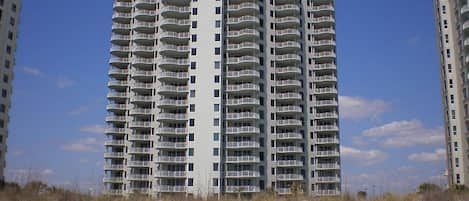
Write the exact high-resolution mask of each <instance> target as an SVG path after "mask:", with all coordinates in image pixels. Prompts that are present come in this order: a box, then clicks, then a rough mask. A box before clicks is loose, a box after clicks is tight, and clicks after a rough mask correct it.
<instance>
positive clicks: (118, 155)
mask: <svg viewBox="0 0 469 201" xmlns="http://www.w3.org/2000/svg"><path fill="white" fill-rule="evenodd" d="M104 158H124V152H104Z"/></svg>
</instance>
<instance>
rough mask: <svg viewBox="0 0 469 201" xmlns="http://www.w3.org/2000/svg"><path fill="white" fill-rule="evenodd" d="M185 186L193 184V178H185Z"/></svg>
mask: <svg viewBox="0 0 469 201" xmlns="http://www.w3.org/2000/svg"><path fill="white" fill-rule="evenodd" d="M187 186H194V179H192V178H189V179H187Z"/></svg>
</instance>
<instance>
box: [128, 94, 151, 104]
mask: <svg viewBox="0 0 469 201" xmlns="http://www.w3.org/2000/svg"><path fill="white" fill-rule="evenodd" d="M130 102H131V103H143V104H151V103H152V102H153V96H132V97H130Z"/></svg>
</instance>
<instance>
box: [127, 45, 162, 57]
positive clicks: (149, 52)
mask: <svg viewBox="0 0 469 201" xmlns="http://www.w3.org/2000/svg"><path fill="white" fill-rule="evenodd" d="M156 50H157V49H156V47H154V46H146V45H134V46H133V47H132V52H134V53H135V55H146V56H149V57H153V54H154V52H155V51H156Z"/></svg>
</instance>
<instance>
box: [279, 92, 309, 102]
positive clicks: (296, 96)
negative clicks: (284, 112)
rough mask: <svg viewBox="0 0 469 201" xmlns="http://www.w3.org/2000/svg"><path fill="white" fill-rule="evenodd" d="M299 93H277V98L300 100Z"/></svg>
mask: <svg viewBox="0 0 469 201" xmlns="http://www.w3.org/2000/svg"><path fill="white" fill-rule="evenodd" d="M302 98H303V97H302V96H301V94H300V93H279V94H277V99H278V100H295V101H296V100H302Z"/></svg>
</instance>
